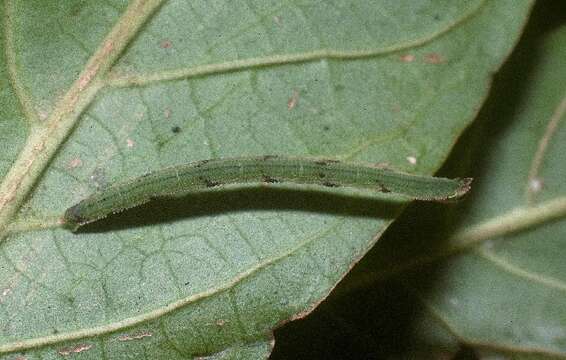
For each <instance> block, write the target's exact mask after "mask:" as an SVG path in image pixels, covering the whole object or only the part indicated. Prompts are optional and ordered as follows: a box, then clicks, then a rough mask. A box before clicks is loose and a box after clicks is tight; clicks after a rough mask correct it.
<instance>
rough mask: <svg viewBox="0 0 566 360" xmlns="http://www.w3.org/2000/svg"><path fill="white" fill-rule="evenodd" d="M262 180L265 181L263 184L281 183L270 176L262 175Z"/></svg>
mask: <svg viewBox="0 0 566 360" xmlns="http://www.w3.org/2000/svg"><path fill="white" fill-rule="evenodd" d="M262 179H263V182H265V183H269V184H276V183H278V182H279V180H277V179H276V178H273V177H271V176H269V175H262Z"/></svg>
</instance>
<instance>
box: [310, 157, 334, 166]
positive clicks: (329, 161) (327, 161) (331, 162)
mask: <svg viewBox="0 0 566 360" xmlns="http://www.w3.org/2000/svg"><path fill="white" fill-rule="evenodd" d="M339 162H340V161H338V160H332V159H326V160H316V161H315V162H314V163H315V164H317V165H322V166H327V165H329V164H337V163H339Z"/></svg>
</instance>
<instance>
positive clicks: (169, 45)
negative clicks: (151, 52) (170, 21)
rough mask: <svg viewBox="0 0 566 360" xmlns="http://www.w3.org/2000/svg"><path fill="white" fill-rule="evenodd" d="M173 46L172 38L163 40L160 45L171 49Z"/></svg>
mask: <svg viewBox="0 0 566 360" xmlns="http://www.w3.org/2000/svg"><path fill="white" fill-rule="evenodd" d="M172 46H173V44H172V43H171V41H170V40H167V39H166V40H163V41H161V43H160V44H159V47H160V48H162V49H170V48H171V47H172Z"/></svg>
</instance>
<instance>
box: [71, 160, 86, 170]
mask: <svg viewBox="0 0 566 360" xmlns="http://www.w3.org/2000/svg"><path fill="white" fill-rule="evenodd" d="M82 164H83V162H82V160H81V159H79V158H75V159H72V160H71V161H69V169H74V168H77V167H79V166H81V165H82Z"/></svg>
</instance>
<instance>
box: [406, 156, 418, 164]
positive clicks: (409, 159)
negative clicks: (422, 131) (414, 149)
mask: <svg viewBox="0 0 566 360" xmlns="http://www.w3.org/2000/svg"><path fill="white" fill-rule="evenodd" d="M407 161H408V162H409V164H411V165H417V158H416V157H414V156H407Z"/></svg>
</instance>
